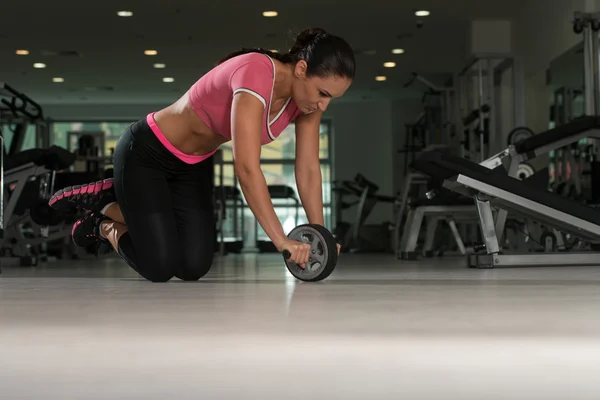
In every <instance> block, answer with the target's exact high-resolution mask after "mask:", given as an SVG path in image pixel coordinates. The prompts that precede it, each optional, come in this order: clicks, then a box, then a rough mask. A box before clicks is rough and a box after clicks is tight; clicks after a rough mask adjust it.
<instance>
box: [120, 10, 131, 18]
mask: <svg viewBox="0 0 600 400" xmlns="http://www.w3.org/2000/svg"><path fill="white" fill-rule="evenodd" d="M117 15H118V16H119V17H131V16H132V15H133V13H132V12H131V11H117Z"/></svg>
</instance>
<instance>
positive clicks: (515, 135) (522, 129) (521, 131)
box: [507, 126, 535, 146]
mask: <svg viewBox="0 0 600 400" xmlns="http://www.w3.org/2000/svg"><path fill="white" fill-rule="evenodd" d="M533 135H535V132H533V130H532V129H530V128H528V127H526V126H518V127H516V128H515V129H513V130H512V131H510V133H509V134H508V137H507V142H508V143H507V145H508V146H510V145H513V146H516V145H517V144H518V143H520V142H522V141H523V140H525V139H529V138H530V137H532V136H533Z"/></svg>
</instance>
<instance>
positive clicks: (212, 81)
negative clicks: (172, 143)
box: [188, 53, 301, 145]
mask: <svg viewBox="0 0 600 400" xmlns="http://www.w3.org/2000/svg"><path fill="white" fill-rule="evenodd" d="M274 86H275V63H274V62H273V60H272V59H271V57H269V56H267V55H266V54H262V53H247V54H242V55H240V56H237V57H233V58H230V59H229V60H227V61H225V62H223V63H222V64H220V65H218V66H216V67H215V68H213V69H212V70H210V71H209V72H208V73H207V74H206V75H204V76H203V77H202V78H200V79H199V80H198V81H197V82H196V83H194V85H193V86H192V87H191V88H190V90H189V92H188V95H189V100H190V104H191V107H192V108H193V109H194V111H195V112H196V114H198V116H199V117H200V118H201V119H202V121H203V122H204V123H205V124H206V125H207V126H208V127H209V128H210V129H211V130H212V131H213V132H216V133H218V134H220V135H223V136H225V137H226V138H228V139H231V103H232V101H233V96H234V95H235V94H236V93H238V92H246V93H250V94H251V95H253V96H255V97H256V98H257V99H259V100H260V101H261V102H262V103H263V106H264V107H265V113H264V116H263V126H262V140H261V143H262V144H263V145H264V144H267V143H269V142H272V141H273V140H275V139H276V138H277V137H278V136H279V135H280V134H281V132H282V131H283V130H284V129H285V128H286V127H287V126H288V125H289V124H290V123H291V122H292V121H293V120H294V119H295V118H296V117H297V116H298V115H299V114H300V113H301V111H300V110H299V109H298V107H297V106H296V104H295V103H294V101H293V100H292V99H291V98H288V100H287V102H286V103H285V105H284V106H283V108H282V109H281V111H280V112H279V113H278V114H277V115H276V116H275V117H274V118H273V120H271V121H268V118H269V115H270V112H271V97H272V96H273V90H274Z"/></svg>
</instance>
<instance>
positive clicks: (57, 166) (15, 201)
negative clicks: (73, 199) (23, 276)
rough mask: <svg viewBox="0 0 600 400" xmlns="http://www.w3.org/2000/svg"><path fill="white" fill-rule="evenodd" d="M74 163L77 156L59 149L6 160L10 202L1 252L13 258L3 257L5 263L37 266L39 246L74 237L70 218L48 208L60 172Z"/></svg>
mask: <svg viewBox="0 0 600 400" xmlns="http://www.w3.org/2000/svg"><path fill="white" fill-rule="evenodd" d="M74 161H75V155H74V154H73V153H70V152H68V151H67V150H65V149H62V148H60V147H57V146H51V147H50V148H49V149H30V150H26V151H23V152H20V153H17V154H16V155H15V156H13V157H10V158H8V157H7V158H5V159H4V165H3V167H4V168H5V169H4V170H3V174H2V178H3V179H2V180H3V191H2V194H3V197H5V198H6V199H7V200H8V201H7V203H6V204H5V205H4V207H3V208H2V210H3V212H4V216H3V218H4V221H3V228H4V231H3V237H2V238H1V239H0V249H1V250H2V252H3V253H4V255H6V254H10V256H4V257H2V258H0V261H1V262H2V263H8V262H15V261H16V262H17V263H18V264H19V265H22V266H31V265H37V263H38V255H39V253H40V252H39V250H38V249H37V247H38V246H40V245H42V244H44V243H47V242H48V241H52V240H56V239H61V238H64V237H67V236H69V235H70V233H71V230H70V226H67V225H68V224H65V217H66V215H65V214H63V213H60V212H57V211H56V210H54V209H52V208H51V207H50V206H48V199H49V198H50V196H51V195H52V193H54V186H55V178H56V171H59V170H62V169H65V168H68V167H69V166H71V165H72V164H73V162H74ZM27 231H29V233H27ZM31 232H32V233H31Z"/></svg>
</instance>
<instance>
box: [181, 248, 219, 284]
mask: <svg viewBox="0 0 600 400" xmlns="http://www.w3.org/2000/svg"><path fill="white" fill-rule="evenodd" d="M212 264H213V252H212V251H206V252H203V253H201V254H197V255H196V256H195V257H193V258H190V257H188V258H187V259H186V261H185V262H184V263H183V264H182V266H181V268H180V269H179V270H178V273H177V274H176V276H177V278H179V279H181V280H183V281H197V280H200V279H201V278H202V277H203V276H204V275H206V274H207V273H208V271H210V268H211V267H212Z"/></svg>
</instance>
